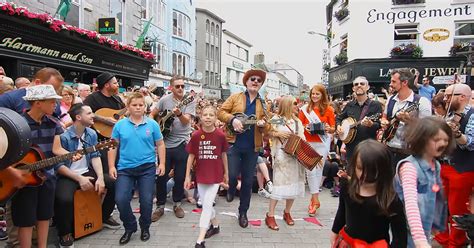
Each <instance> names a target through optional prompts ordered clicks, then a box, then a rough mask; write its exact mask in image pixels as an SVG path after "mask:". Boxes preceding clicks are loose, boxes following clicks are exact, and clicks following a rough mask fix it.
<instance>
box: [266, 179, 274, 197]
mask: <svg viewBox="0 0 474 248" xmlns="http://www.w3.org/2000/svg"><path fill="white" fill-rule="evenodd" d="M265 189H266V190H267V191H268V193H270V194H271V193H272V192H273V182H272V181H271V180H268V181H267V183H265Z"/></svg>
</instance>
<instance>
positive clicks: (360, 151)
mask: <svg viewBox="0 0 474 248" xmlns="http://www.w3.org/2000/svg"><path fill="white" fill-rule="evenodd" d="M390 164H391V161H390V152H389V151H388V150H387V148H386V146H385V145H383V144H382V143H380V142H377V141H375V140H365V141H362V142H361V143H360V144H359V145H357V146H356V148H355V151H354V155H353V156H352V157H351V161H350V165H351V166H349V173H350V175H353V176H352V177H350V179H349V181H347V182H345V183H342V184H341V185H342V186H341V191H340V197H339V207H338V209H337V213H336V218H335V219H334V223H333V226H332V234H331V244H332V245H333V247H334V248H336V247H340V248H342V247H373V248H387V247H406V242H407V241H406V240H407V229H406V219H405V213H404V211H403V204H402V202H401V201H400V199H399V198H398V196H397V193H396V192H395V189H394V186H393V173H392V170H391V168H390ZM389 228H391V232H392V235H391V237H392V240H391V242H390V235H389ZM389 244H390V246H389ZM358 245H359V246H358Z"/></svg>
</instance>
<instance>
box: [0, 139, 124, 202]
mask: <svg viewBox="0 0 474 248" xmlns="http://www.w3.org/2000/svg"><path fill="white" fill-rule="evenodd" d="M116 146H117V141H116V140H112V139H111V140H108V141H104V142H101V143H99V144H97V145H95V146H91V147H87V148H85V149H81V150H78V151H75V152H71V153H68V154H64V155H60V156H56V157H52V158H45V156H44V154H43V152H42V151H41V150H40V149H39V148H37V147H31V150H30V151H29V152H28V153H27V154H26V156H25V157H24V158H23V159H22V160H21V161H20V162H18V163H16V164H13V165H11V167H13V168H15V169H19V170H23V171H25V172H26V173H24V174H23V178H22V180H23V183H25V187H35V186H40V185H41V184H43V182H44V181H45V180H46V176H45V175H44V174H43V173H42V172H41V171H40V170H41V169H44V168H48V167H51V166H53V165H55V164H58V163H60V162H63V161H66V160H69V159H72V157H73V156H74V155H76V154H81V155H84V154H87V153H91V152H95V151H97V150H104V149H110V148H114V147H116ZM12 178H13V176H12V173H11V171H10V170H6V169H4V170H0V203H5V202H6V201H7V200H9V199H10V198H11V197H12V196H13V195H14V194H15V192H17V191H18V190H19V189H20V188H17V187H15V186H14V182H13V180H12Z"/></svg>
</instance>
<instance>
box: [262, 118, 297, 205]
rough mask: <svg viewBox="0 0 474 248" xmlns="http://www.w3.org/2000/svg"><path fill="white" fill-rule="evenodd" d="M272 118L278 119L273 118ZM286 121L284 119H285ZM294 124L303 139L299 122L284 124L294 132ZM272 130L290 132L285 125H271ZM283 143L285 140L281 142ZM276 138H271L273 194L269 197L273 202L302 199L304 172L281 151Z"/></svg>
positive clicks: (293, 160)
mask: <svg viewBox="0 0 474 248" xmlns="http://www.w3.org/2000/svg"><path fill="white" fill-rule="evenodd" d="M273 118H276V119H278V118H280V117H279V116H274V117H273ZM285 120H286V119H285ZM296 123H298V125H299V126H298V136H300V137H301V138H303V139H305V137H304V133H303V132H304V130H303V124H302V123H301V121H300V120H298V119H297V120H294V119H291V120H286V124H287V125H288V126H289V127H290V128H291V129H292V130H293V132H296ZM273 129H274V130H275V131H279V132H291V131H290V129H288V127H287V126H286V125H285V124H281V125H280V124H278V125H273ZM281 141H282V142H285V140H283V139H282V140H281ZM281 141H280V139H278V138H272V147H271V150H272V156H273V192H272V194H271V196H270V198H271V199H274V200H285V199H295V198H296V197H304V191H305V185H304V178H305V171H304V167H303V166H302V165H300V164H299V162H298V161H297V160H296V158H293V157H291V156H290V155H288V154H287V153H285V152H284V151H283V149H282V147H283V146H282V143H281Z"/></svg>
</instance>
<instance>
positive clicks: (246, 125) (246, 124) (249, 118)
mask: <svg viewBox="0 0 474 248" xmlns="http://www.w3.org/2000/svg"><path fill="white" fill-rule="evenodd" d="M234 118H235V119H237V120H239V121H240V122H242V125H243V129H242V132H237V131H235V130H234V126H233V125H232V123H229V124H227V131H228V132H229V133H230V134H236V133H244V132H245V131H247V130H250V128H251V127H252V126H254V125H256V124H257V122H258V120H257V117H256V116H255V115H253V114H252V115H246V114H244V113H234ZM264 121H266V122H268V123H271V124H277V125H281V124H284V123H285V120H283V118H278V119H270V120H266V119H265V118H264Z"/></svg>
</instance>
